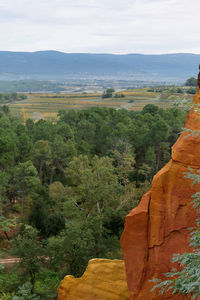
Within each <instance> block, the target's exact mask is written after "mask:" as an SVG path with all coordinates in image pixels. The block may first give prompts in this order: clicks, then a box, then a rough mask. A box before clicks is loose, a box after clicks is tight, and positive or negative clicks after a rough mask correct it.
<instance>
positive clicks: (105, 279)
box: [58, 259, 129, 300]
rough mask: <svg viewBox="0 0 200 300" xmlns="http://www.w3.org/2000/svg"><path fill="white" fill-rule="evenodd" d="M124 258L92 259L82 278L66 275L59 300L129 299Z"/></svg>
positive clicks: (60, 288) (59, 290)
mask: <svg viewBox="0 0 200 300" xmlns="http://www.w3.org/2000/svg"><path fill="white" fill-rule="evenodd" d="M128 298H129V292H128V287H127V283H126V275H125V268H124V261H123V260H109V259H92V260H90V261H89V263H88V267H87V269H86V271H85V273H84V274H83V276H82V277H81V278H74V276H71V275H68V276H65V278H64V280H63V281H62V282H61V284H60V286H59V288H58V300H128Z"/></svg>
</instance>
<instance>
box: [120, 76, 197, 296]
mask: <svg viewBox="0 0 200 300" xmlns="http://www.w3.org/2000/svg"><path fill="white" fill-rule="evenodd" d="M199 78H200V76H199ZM199 85H200V80H199ZM194 103H195V104H200V87H199V86H198V88H197V92H196V95H195V96H194ZM185 128H187V129H188V131H183V132H182V134H181V135H180V136H179V138H178V140H177V142H176V143H175V144H174V146H173V147H172V159H171V160H170V161H169V163H168V164H167V165H165V166H164V168H162V169H161V170H160V171H159V172H158V173H157V174H156V175H155V176H154V179H153V182H152V188H151V190H150V191H149V192H148V193H146V194H145V195H144V196H143V198H142V200H141V202H140V204H139V205H138V207H136V208H135V209H133V210H132V211H131V212H130V213H129V214H128V215H127V217H126V222H125V229H124V232H123V234H122V237H121V246H122V249H123V252H124V259H125V266H126V274H127V282H128V287H129V290H130V300H133V299H137V300H151V299H152V300H153V299H154V300H156V299H173V300H183V299H188V298H187V297H186V296H185V297H184V296H180V295H176V296H175V295H173V296H170V294H169V295H166V294H165V295H162V296H160V295H159V291H158V290H155V291H154V292H151V291H150V290H151V288H152V286H153V284H152V283H151V282H150V281H149V280H151V279H152V278H154V277H157V278H163V273H166V272H168V271H171V270H172V268H174V267H177V265H175V264H172V262H171V259H172V255H173V254H175V253H184V252H188V251H189V250H191V249H190V248H189V246H188V242H189V230H188V228H190V227H192V226H194V224H195V219H196V212H195V211H194V209H192V208H191V203H190V201H191V195H193V194H194V193H195V192H197V191H198V190H199V186H198V185H197V184H195V185H193V186H192V185H191V181H190V180H188V179H186V178H185V177H184V174H183V173H184V172H187V171H188V167H189V166H190V167H191V168H193V169H199V168H200V136H197V135H195V134H194V133H195V130H200V113H199V112H197V110H195V108H192V109H191V111H190V112H189V114H188V116H187V119H186V124H185ZM190 130H192V131H193V133H191V134H189V132H190Z"/></svg>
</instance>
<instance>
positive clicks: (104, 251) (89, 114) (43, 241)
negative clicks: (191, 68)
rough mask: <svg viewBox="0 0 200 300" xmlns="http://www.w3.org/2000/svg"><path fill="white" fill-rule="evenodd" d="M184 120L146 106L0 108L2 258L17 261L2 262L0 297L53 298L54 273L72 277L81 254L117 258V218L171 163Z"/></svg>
mask: <svg viewBox="0 0 200 300" xmlns="http://www.w3.org/2000/svg"><path fill="white" fill-rule="evenodd" d="M185 117H186V112H185V111H183V110H180V109H179V108H178V107H173V108H170V109H166V110H163V109H160V108H158V107H157V106H155V105H152V104H148V105H146V106H145V107H144V108H143V110H142V111H141V112H135V111H127V110H125V109H119V110H115V109H112V108H95V107H93V108H91V109H85V110H70V111H64V110H63V111H60V112H59V119H58V121H57V122H54V123H53V122H49V121H45V120H39V121H38V122H35V123H34V122H33V121H32V120H31V119H28V120H27V121H26V124H23V121H22V120H20V119H19V118H16V117H13V116H12V115H11V113H10V111H9V109H8V107H7V106H2V107H1V110H0V152H1V156H0V242H1V257H8V256H9V257H17V258H20V259H21V260H20V262H19V263H17V264H15V265H14V266H13V267H12V268H9V269H7V268H3V267H1V268H0V299H4V300H5V299H48V300H49V299H55V298H56V289H57V286H58V284H59V283H60V281H61V279H62V278H63V277H64V276H65V275H66V274H73V275H75V276H80V275H81V274H82V273H83V271H84V269H85V267H86V265H87V262H88V260H89V259H91V258H93V257H105V258H120V257H121V255H122V254H121V251H120V246H119V239H120V235H121V232H122V230H123V224H124V218H125V215H126V214H127V213H128V212H129V211H130V209H132V208H133V207H135V206H136V205H137V203H138V202H139V200H140V197H141V195H142V194H143V193H144V192H145V191H146V190H147V189H148V188H149V186H150V183H151V180H152V178H153V175H154V174H155V173H156V172H157V171H158V170H159V169H160V168H161V167H162V166H163V165H164V164H165V163H166V162H167V161H168V160H169V159H170V148H171V146H172V145H173V143H174V142H175V141H176V139H177V137H178V135H179V134H180V132H181V130H182V127H183V125H184V121H185ZM0 266H1V265H0ZM24 295H26V296H24ZM23 297H24V298H23Z"/></svg>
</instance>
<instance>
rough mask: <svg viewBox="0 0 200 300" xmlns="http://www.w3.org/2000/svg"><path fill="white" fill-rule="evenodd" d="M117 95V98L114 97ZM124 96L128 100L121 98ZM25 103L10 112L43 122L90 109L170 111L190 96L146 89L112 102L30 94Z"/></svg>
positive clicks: (83, 96) (86, 96)
mask: <svg viewBox="0 0 200 300" xmlns="http://www.w3.org/2000/svg"><path fill="white" fill-rule="evenodd" d="M116 94H118V95H117V96H115V95H116ZM120 94H124V96H125V97H120V96H119V95H120ZM27 96H28V98H27V99H26V100H23V101H20V102H16V103H12V104H10V105H9V107H10V109H11V112H12V113H13V114H15V115H20V114H21V116H22V117H23V118H24V119H27V118H33V119H35V120H37V119H40V118H44V119H49V120H54V119H56V117H57V113H58V111H59V110H61V109H64V110H70V109H86V108H90V107H94V106H96V107H103V106H105V107H113V108H115V109H120V108H124V109H127V110H136V111H139V110H142V108H143V107H144V106H145V105H146V104H150V103H151V104H156V105H158V106H159V107H163V108H166V107H169V106H172V105H174V103H175V102H176V101H177V100H179V101H183V100H185V101H188V100H190V99H191V97H192V96H191V95H188V94H184V93H183V94H175V93H167V92H166V91H164V92H150V91H148V89H147V88H143V89H134V90H127V91H121V92H119V93H115V94H114V95H113V98H104V99H102V97H101V96H102V94H94V93H93V94H92V93H82V94H64V95H62V94H47V95H44V94H28V95H27Z"/></svg>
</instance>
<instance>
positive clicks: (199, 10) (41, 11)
mask: <svg viewBox="0 0 200 300" xmlns="http://www.w3.org/2000/svg"><path fill="white" fill-rule="evenodd" d="M199 16H200V0H0V50H1V51H2V50H4V51H5V50H9V51H41V50H57V51H62V52H66V53H72V52H74V53H75V52H76V53H113V54H127V53H144V54H162V53H179V52H182V53H187V52H189V53H198V54H200V17H199Z"/></svg>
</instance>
